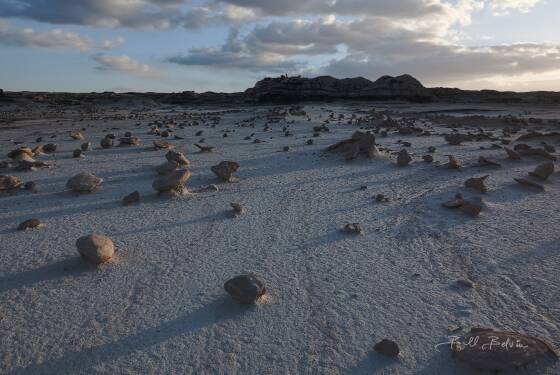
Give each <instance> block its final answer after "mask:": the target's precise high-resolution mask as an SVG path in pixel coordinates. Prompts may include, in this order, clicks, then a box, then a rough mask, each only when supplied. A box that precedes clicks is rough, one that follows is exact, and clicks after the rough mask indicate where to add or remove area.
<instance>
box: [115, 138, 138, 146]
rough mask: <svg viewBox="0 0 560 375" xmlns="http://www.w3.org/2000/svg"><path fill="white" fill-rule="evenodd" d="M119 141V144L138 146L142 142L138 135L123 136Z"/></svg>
mask: <svg viewBox="0 0 560 375" xmlns="http://www.w3.org/2000/svg"><path fill="white" fill-rule="evenodd" d="M119 141H120V143H119V146H138V145H139V144H140V138H138V137H123V138H121V139H120V140H119Z"/></svg>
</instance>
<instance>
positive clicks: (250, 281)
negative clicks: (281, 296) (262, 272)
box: [224, 274, 266, 304]
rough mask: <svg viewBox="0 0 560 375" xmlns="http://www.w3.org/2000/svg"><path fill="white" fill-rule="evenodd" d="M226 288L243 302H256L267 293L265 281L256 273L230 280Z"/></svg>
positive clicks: (225, 285)
mask: <svg viewBox="0 0 560 375" xmlns="http://www.w3.org/2000/svg"><path fill="white" fill-rule="evenodd" d="M224 289H225V290H226V292H228V293H229V295H231V296H232V297H233V298H234V299H236V300H237V301H239V302H240V303H242V304H254V303H255V302H256V301H257V300H258V299H259V298H261V297H262V296H263V295H264V294H265V293H266V288H265V286H264V283H263V282H262V281H261V280H259V279H258V278H257V277H256V276H255V275H252V274H249V275H241V276H236V277H234V278H233V279H231V280H228V281H226V282H225V284H224Z"/></svg>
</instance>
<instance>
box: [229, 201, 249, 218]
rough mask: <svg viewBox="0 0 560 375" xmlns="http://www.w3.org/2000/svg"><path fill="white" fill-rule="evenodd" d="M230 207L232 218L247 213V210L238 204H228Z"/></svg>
mask: <svg viewBox="0 0 560 375" xmlns="http://www.w3.org/2000/svg"><path fill="white" fill-rule="evenodd" d="M230 205H231V207H232V208H233V215H234V216H241V215H245V214H246V213H247V209H246V208H245V207H243V205H241V204H240V203H235V202H234V203H230Z"/></svg>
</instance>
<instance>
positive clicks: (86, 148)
mask: <svg viewBox="0 0 560 375" xmlns="http://www.w3.org/2000/svg"><path fill="white" fill-rule="evenodd" d="M80 148H81V149H82V151H91V142H86V143H82V145H81V146H80Z"/></svg>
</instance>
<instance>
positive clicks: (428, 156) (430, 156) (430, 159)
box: [422, 155, 434, 163]
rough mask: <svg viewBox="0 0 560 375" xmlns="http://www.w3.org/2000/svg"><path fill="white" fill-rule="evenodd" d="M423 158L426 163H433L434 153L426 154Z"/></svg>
mask: <svg viewBox="0 0 560 375" xmlns="http://www.w3.org/2000/svg"><path fill="white" fill-rule="evenodd" d="M422 160H424V161H425V162H426V163H433V162H434V157H433V156H432V155H424V156H422Z"/></svg>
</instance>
